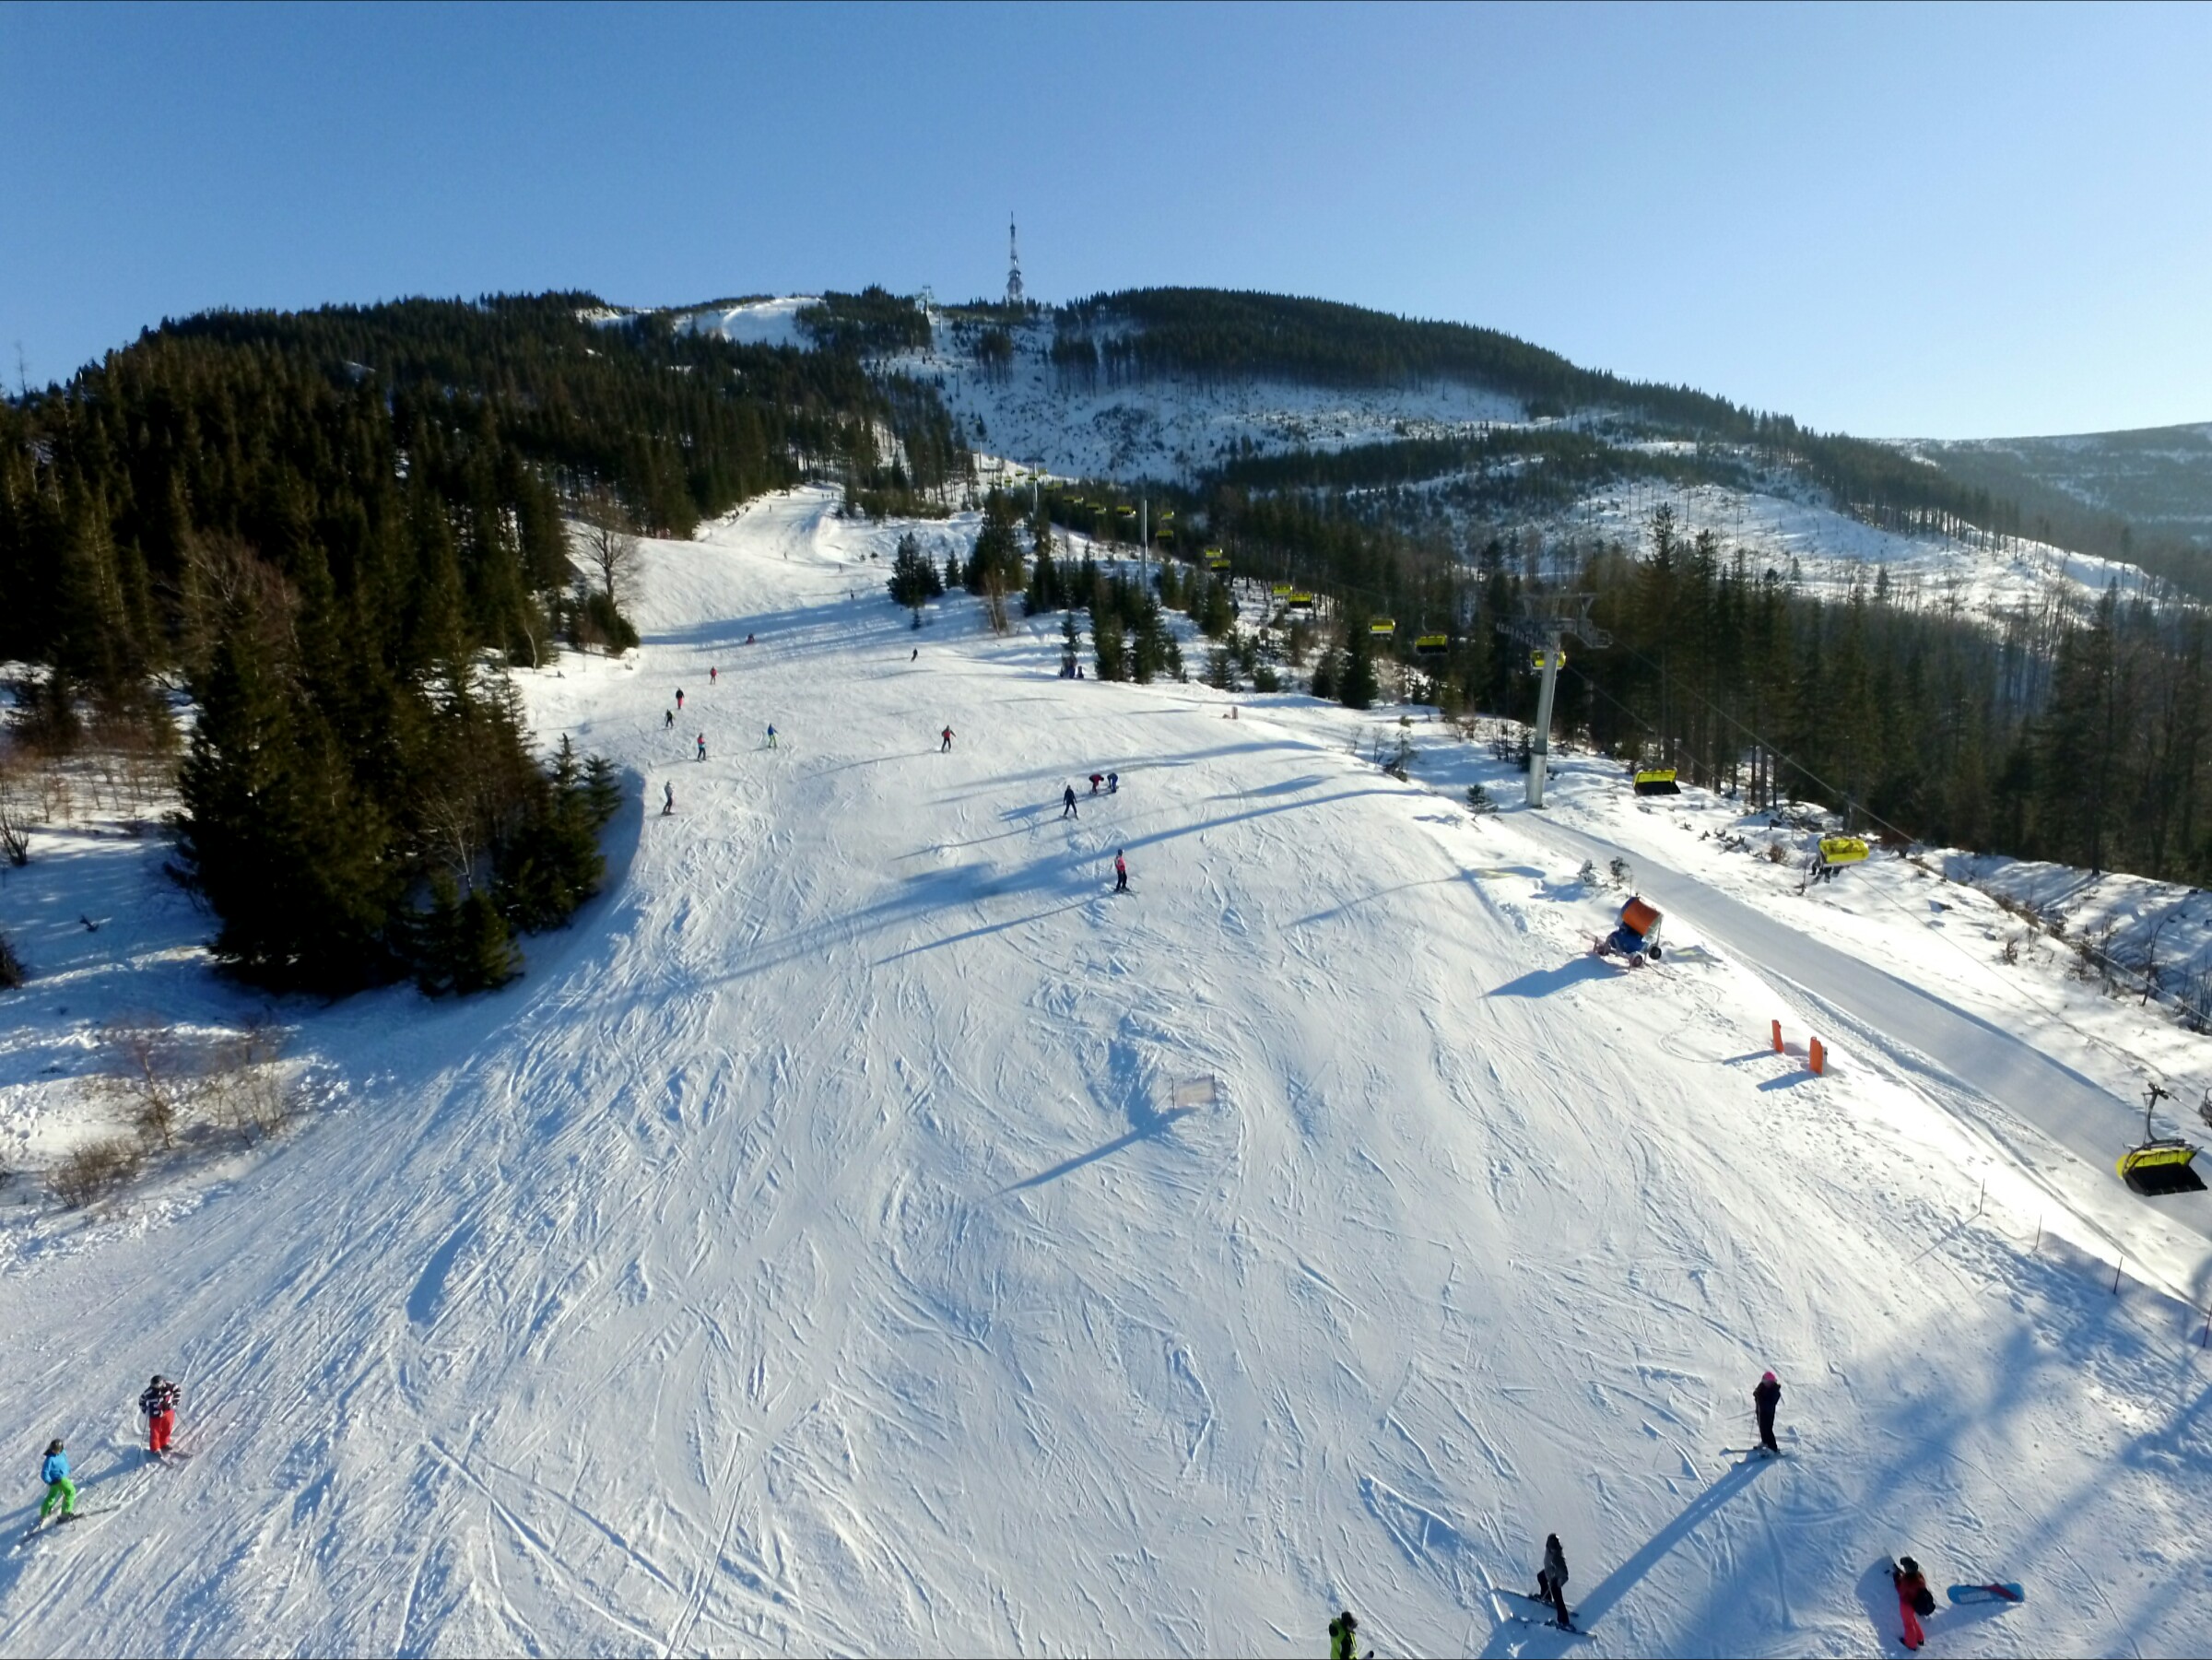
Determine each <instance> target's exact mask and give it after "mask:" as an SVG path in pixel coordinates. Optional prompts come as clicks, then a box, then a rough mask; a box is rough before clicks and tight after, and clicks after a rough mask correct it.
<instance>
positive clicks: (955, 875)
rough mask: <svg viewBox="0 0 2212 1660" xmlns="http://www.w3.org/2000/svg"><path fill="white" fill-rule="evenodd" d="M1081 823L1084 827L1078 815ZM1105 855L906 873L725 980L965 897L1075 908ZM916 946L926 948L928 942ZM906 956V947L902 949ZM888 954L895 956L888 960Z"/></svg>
mask: <svg viewBox="0 0 2212 1660" xmlns="http://www.w3.org/2000/svg"><path fill="white" fill-rule="evenodd" d="M1396 793H1397V792H1395V791H1393V790H1345V791H1342V792H1340V793H1339V794H1337V795H1324V796H1321V797H1319V798H1317V799H1313V800H1308V801H1288V802H1284V803H1282V804H1281V805H1280V806H1264V807H1253V809H1252V810H1251V811H1250V812H1245V813H1226V814H1224V815H1222V816H1221V817H1220V818H1207V819H1204V820H1202V821H1200V822H1198V823H1196V824H1185V825H1181V826H1179V827H1177V828H1175V829H1173V830H1156V831H1154V832H1152V833H1151V834H1148V835H1143V836H1129V837H1126V838H1123V837H1116V838H1113V841H1114V844H1115V845H1117V846H1120V847H1123V848H1128V849H1136V848H1145V847H1152V846H1156V845H1158V844H1159V843H1161V842H1171V841H1174V840H1175V839H1176V838H1177V837H1179V836H1189V835H1197V834H1203V833H1204V832H1206V831H1207V830H1219V829H1221V828H1222V827H1224V826H1226V825H1231V824H1238V823H1241V822H1243V821H1244V820H1246V819H1250V818H1270V817H1272V816H1274V815H1275V814H1277V813H1289V812H1298V811H1302V810H1304V809H1306V808H1310V807H1316V806H1327V805H1328V804H1329V803H1331V802H1334V801H1346V800H1349V799H1351V798H1352V797H1354V796H1357V795H1395V794H1396ZM1077 829H1078V830H1080V829H1081V825H1080V821H1078V823H1077ZM1104 857H1105V853H1104V851H1103V846H1102V844H1101V846H1100V848H1099V849H1094V850H1091V851H1087V852H1076V853H1057V854H1052V855H1049V856H1047V857H1042V858H1038V859H1033V860H1031V861H1030V863H1029V864H1028V865H1022V866H1019V867H1018V868H1016V869H1014V870H1012V871H1009V872H1007V873H1006V874H1005V875H1003V876H999V875H995V874H994V875H993V876H992V877H990V879H989V880H988V883H987V884H986V885H983V886H981V887H978V886H976V885H975V883H976V876H977V873H976V871H975V870H974V869H973V868H971V867H962V868H961V869H959V870H953V871H927V872H917V873H916V874H915V875H913V876H910V877H906V878H905V883H906V888H905V890H904V891H902V892H899V893H894V894H891V895H890V896H888V898H885V899H881V900H878V901H876V903H874V904H872V905H865V906H863V907H862V908H861V909H859V910H857V911H853V912H848V913H847V914H846V915H844V916H841V917H838V918H835V919H833V920H831V921H830V922H826V923H823V924H819V925H818V926H815V927H812V928H806V929H801V930H799V931H797V932H794V933H791V934H785V935H782V936H780V937H778V938H775V939H772V940H769V941H767V942H765V943H764V944H762V945H761V946H760V947H759V955H757V956H755V957H753V958H752V959H750V960H747V961H746V962H744V963H741V964H739V965H738V966H737V967H735V968H733V969H731V970H730V971H729V972H728V973H726V974H724V976H723V981H722V983H725V984H726V983H730V982H732V981H736V980H744V979H748V978H750V977H751V976H753V975H755V974H761V973H766V972H767V971H769V970H771V969H777V968H781V967H782V966H783V965H784V964H785V963H787V962H794V961H796V960H798V959H799V958H801V957H805V956H811V955H813V954H815V953H816V952H818V951H820V950H822V949H823V948H826V947H828V946H831V945H850V944H853V943H855V942H857V941H859V940H862V939H865V938H866V937H867V936H869V935H872V934H877V933H880V932H882V931H883V930H884V929H885V928H888V927H889V926H891V925H892V924H894V923H897V922H900V921H901V920H903V919H905V918H909V917H913V916H918V915H920V914H922V913H923V912H929V911H941V910H943V909H944V908H945V907H946V906H947V905H948V904H950V903H953V902H956V901H959V900H961V899H976V900H982V899H1001V898H1006V897H1009V896H1014V895H1019V894H1026V893H1037V892H1051V891H1057V892H1059V893H1061V894H1064V895H1067V896H1070V899H1071V904H1070V905H1063V906H1058V907H1055V908H1054V909H1055V910H1067V909H1071V908H1072V907H1073V904H1074V903H1080V902H1081V901H1084V900H1088V898H1090V897H1092V896H1093V895H1094V894H1095V893H1096V892H1097V890H1098V889H1097V887H1095V886H1094V885H1092V884H1091V882H1090V881H1089V880H1088V878H1084V877H1078V876H1077V875H1076V873H1075V867H1076V866H1078V865H1090V864H1094V863H1096V862H1097V861H1098V860H1100V859H1102V858H1104ZM946 889H959V891H955V892H950V893H948V892H947V891H946ZM1041 914H1042V915H1048V916H1049V915H1051V914H1053V912H1052V911H1046V912H1041ZM1023 920H1025V921H1035V920H1036V919H1035V918H1034V917H1031V918H1025V919H1023ZM1016 925H1018V924H989V925H985V926H982V927H979V928H976V929H973V930H970V931H969V933H968V934H967V935H963V936H956V937H971V936H974V935H978V934H992V933H997V932H999V931H1001V930H1002V929H1003V928H1005V927H1009V926H1016ZM934 943H936V944H951V943H953V941H952V940H950V939H947V940H941V941H936V942H934ZM913 949H926V947H916V948H913ZM904 954H905V953H901V955H904ZM886 960H889V959H886Z"/></svg>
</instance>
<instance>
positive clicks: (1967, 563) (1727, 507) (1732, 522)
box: [1548, 479, 2152, 616]
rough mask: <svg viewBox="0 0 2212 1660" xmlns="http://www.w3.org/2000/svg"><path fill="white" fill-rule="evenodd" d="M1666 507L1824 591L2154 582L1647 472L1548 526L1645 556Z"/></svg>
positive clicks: (2072, 588)
mask: <svg viewBox="0 0 2212 1660" xmlns="http://www.w3.org/2000/svg"><path fill="white" fill-rule="evenodd" d="M1801 493H1802V492H1801ZM1662 507H1668V508H1672V509H1673V510H1674V514H1675V524H1676V529H1677V534H1678V535H1680V536H1682V537H1683V538H1684V539H1685V540H1688V539H1689V538H1691V537H1693V536H1697V534H1698V533H1699V532H1700V531H1707V530H1710V531H1712V533H1713V535H1714V536H1716V537H1717V538H1719V541H1720V544H1721V547H1722V549H1723V557H1724V558H1732V557H1733V556H1734V555H1735V552H1736V551H1737V550H1739V549H1740V550H1741V551H1742V552H1743V553H1744V554H1745V555H1746V557H1747V559H1748V560H1749V561H1750V565H1751V569H1752V570H1753V571H1755V572H1761V571H1766V570H1769V569H1772V570H1774V571H1777V572H1779V573H1780V574H1781V575H1782V576H1783V578H1785V579H1788V580H1791V581H1792V582H1794V583H1796V584H1797V585H1798V586H1800V587H1802V588H1803V589H1805V590H1806V592H1809V593H1814V594H1818V595H1822V596H1823V597H1826V598H1839V597H1841V595H1844V594H1845V593H1847V592H1849V591H1850V590H1851V589H1852V588H1853V587H1857V588H1860V589H1863V590H1865V592H1867V593H1869V594H1871V593H1872V591H1873V588H1874V584H1875V583H1876V581H1877V575H1882V574H1886V575H1887V578H1888V592H1889V599H1890V603H1892V604H1894V605H1898V606H1912V607H1916V608H1919V609H1924V610H1931V611H1945V612H1964V613H1968V614H1979V615H1983V616H1989V615H2001V614H2002V613H2005V612H2007V611H2013V610H2018V609H2019V608H2020V607H2022V606H2030V607H2033V606H2039V605H2041V604H2042V603H2043V602H2045V601H2046V600H2048V599H2051V598H2053V597H2055V598H2058V599H2060V600H2062V601H2064V602H2065V604H2066V605H2068V606H2072V607H2077V608H2078V607H2082V606H2087V605H2088V604H2091V603H2093V602H2094V601H2095V600H2096V599H2097V597H2098V596H2099V595H2101V594H2103V592H2104V591H2105V589H2106V588H2108V587H2117V588H2118V589H2119V590H2120V592H2121V593H2122V594H2123V595H2133V594H2138V593H2143V592H2145V591H2147V590H2148V589H2149V588H2150V587H2151V586H2152V583H2151V580H2150V578H2149V577H2148V576H2147V574H2146V573H2145V572H2144V571H2142V570H2141V569H2140V568H2139V567H2137V566H2135V565H2124V564H2121V563H2119V562H2118V561H2116V560H2112V559H2098V558H2097V557H2095V556H2094V555H2092V554H2086V553H2070V552H2068V551H2067V550H2066V549H2065V548H2063V547H2053V546H2051V545H2050V544H2048V543H2044V542H2035V541H2029V540H2025V539H2022V538H2018V537H2014V538H2011V539H2010V540H2008V541H2007V543H2006V547H2005V550H2004V551H2003V552H1996V551H1993V550H1992V549H1990V548H1988V547H1980V546H1977V545H1975V544H1974V543H1972V542H1969V541H1964V540H1961V539H1959V537H1956V536H1942V535H1938V534H1935V533H1934V532H1930V533H1927V534H1916V535H1912V536H1906V535H1902V534H1900V533H1898V532H1895V531H1889V530H1884V529H1882V528H1881V527H1880V526H1878V525H1874V524H1865V523H1864V522H1863V521H1861V520H1858V519H1854V518H1853V517H1851V516H1850V515H1849V514H1848V513H1843V512H1837V511H1836V509H1835V508H1834V507H1832V506H1830V505H1828V504H1826V503H1825V502H1823V501H1820V500H1801V499H1799V496H1798V495H1793V494H1784V493H1771V492H1769V491H1765V490H1740V489H1726V488H1724V487H1723V486H1720V485H1716V484H1696V485H1679V484H1670V483H1666V482H1665V481H1661V480H1654V479H1641V480H1638V481H1635V482H1633V483H1621V484H1615V485H1611V486H1608V487H1606V489H1601V490H1597V491H1594V492H1593V493H1592V494H1590V495H1589V496H1586V497H1585V498H1583V500H1581V501H1579V502H1577V503H1576V504H1575V506H1574V507H1573V508H1572V509H1571V511H1569V512H1565V513H1561V514H1559V515H1557V516H1556V517H1554V518H1553V519H1551V520H1550V521H1548V526H1549V528H1550V529H1552V530H1553V531H1555V532H1557V533H1559V534H1562V535H1567V536H1576V537H1581V538H1585V539H1590V540H1602V541H1610V542H1618V543H1620V544H1621V545H1622V546H1624V547H1628V548H1630V550H1632V551H1633V552H1635V553H1637V554H1639V555H1644V554H1648V553H1650V551H1651V548H1652V538H1653V530H1652V521H1653V516H1654V515H1655V514H1656V513H1657V512H1658V510H1659V509H1660V508H1662Z"/></svg>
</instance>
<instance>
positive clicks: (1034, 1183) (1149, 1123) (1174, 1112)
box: [993, 1107, 1198, 1199]
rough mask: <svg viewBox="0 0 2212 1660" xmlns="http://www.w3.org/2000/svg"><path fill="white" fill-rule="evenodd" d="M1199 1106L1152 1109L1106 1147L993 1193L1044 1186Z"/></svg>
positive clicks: (1152, 1135) (1165, 1126)
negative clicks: (1133, 1126)
mask: <svg viewBox="0 0 2212 1660" xmlns="http://www.w3.org/2000/svg"><path fill="white" fill-rule="evenodd" d="M1197 1110H1198V1109H1197V1108H1196V1107H1170V1108H1169V1109H1168V1110H1167V1111H1166V1112H1165V1113H1150V1114H1148V1115H1147V1118H1146V1119H1145V1120H1144V1121H1143V1122H1141V1123H1139V1124H1137V1125H1136V1127H1135V1128H1134V1129H1131V1130H1127V1131H1124V1133H1123V1134H1121V1135H1119V1136H1115V1137H1114V1138H1113V1139H1112V1141H1109V1142H1107V1143H1106V1144H1105V1145H1104V1146H1103V1147H1094V1148H1091V1149H1090V1151H1088V1153H1077V1155H1076V1156H1075V1157H1074V1158H1073V1159H1063V1160H1061V1161H1060V1162H1059V1163H1057V1164H1055V1165H1053V1167H1052V1169H1050V1170H1041V1171H1038V1172H1037V1173H1036V1174H1035V1175H1033V1176H1024V1177H1023V1178H1022V1179H1021V1180H1020V1181H1018V1182H1009V1183H1006V1186H1004V1187H1002V1188H1000V1189H999V1190H998V1192H997V1193H996V1194H995V1195H993V1196H994V1197H995V1198H1001V1199H1003V1198H1005V1197H1006V1195H1008V1194H1010V1193H1019V1192H1020V1191H1021V1190H1022V1189H1023V1188H1025V1187H1042V1186H1043V1185H1044V1184H1045V1183H1047V1182H1057V1181H1058V1180H1059V1179H1060V1178H1061V1177H1062V1176H1065V1175H1066V1174H1068V1173H1069V1172H1070V1171H1078V1170H1081V1169H1082V1168H1083V1167H1084V1166H1085V1165H1086V1164H1094V1163H1096V1162H1097V1161H1098V1160H1100V1159H1105V1158H1110V1157H1112V1155H1113V1154H1115V1153H1118V1152H1120V1151H1121V1150H1122V1149H1123V1148H1125V1147H1134V1146H1135V1144H1136V1143H1137V1142H1140V1141H1148V1140H1152V1139H1154V1138H1156V1137H1158V1136H1163V1135H1165V1134H1166V1133H1167V1131H1168V1128H1169V1126H1170V1125H1171V1124H1173V1123H1174V1122H1175V1121H1176V1120H1177V1119H1178V1118H1188V1117H1189V1116H1190V1115H1191V1114H1192V1113H1195V1112H1196V1111H1197Z"/></svg>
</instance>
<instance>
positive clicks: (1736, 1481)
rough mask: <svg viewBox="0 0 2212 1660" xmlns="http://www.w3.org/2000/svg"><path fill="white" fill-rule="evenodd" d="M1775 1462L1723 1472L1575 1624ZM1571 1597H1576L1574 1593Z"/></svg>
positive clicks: (1608, 1582) (1587, 1600)
mask: <svg viewBox="0 0 2212 1660" xmlns="http://www.w3.org/2000/svg"><path fill="white" fill-rule="evenodd" d="M1772 1462H1773V1460H1772V1459H1769V1458H1747V1459H1745V1460H1744V1461H1743V1462H1742V1463H1740V1464H1735V1465H1731V1466H1729V1467H1728V1468H1727V1469H1726V1470H1724V1472H1722V1474H1721V1477H1720V1479H1719V1480H1717V1481H1715V1482H1714V1483H1713V1484H1712V1486H1711V1487H1709V1488H1707V1489H1705V1490H1704V1491H1703V1492H1701V1493H1700V1494H1698V1496H1697V1497H1696V1498H1694V1499H1692V1500H1691V1501H1689V1502H1688V1504H1687V1505H1685V1506H1684V1507H1683V1509H1682V1513H1681V1514H1679V1515H1677V1517H1676V1518H1675V1519H1674V1520H1673V1521H1671V1522H1669V1523H1668V1524H1667V1525H1665V1527H1662V1528H1661V1529H1660V1530H1659V1531H1658V1532H1657V1533H1655V1534H1653V1536H1651V1538H1650V1539H1648V1540H1647V1541H1646V1542H1645V1543H1644V1546H1643V1548H1641V1550H1639V1551H1637V1552H1636V1554H1635V1555H1634V1556H1632V1557H1630V1558H1629V1560H1627V1561H1625V1562H1623V1563H1621V1565H1620V1566H1619V1567H1618V1568H1616V1569H1614V1570H1613V1572H1610V1573H1608V1574H1606V1577H1605V1578H1604V1579H1603V1580H1601V1581H1599V1582H1598V1583H1597V1584H1596V1585H1594V1587H1592V1589H1591V1591H1590V1594H1589V1595H1587V1596H1585V1597H1583V1599H1582V1601H1581V1602H1580V1603H1579V1604H1577V1605H1576V1607H1575V1611H1574V1612H1575V1621H1576V1623H1577V1624H1579V1625H1581V1626H1583V1627H1585V1628H1587V1627H1589V1626H1593V1625H1594V1624H1596V1623H1597V1621H1598V1620H1599V1619H1602V1618H1604V1616H1605V1614H1606V1611H1607V1610H1608V1609H1610V1608H1611V1607H1613V1605H1614V1604H1615V1603H1617V1602H1618V1601H1619V1600H1620V1599H1621V1597H1622V1596H1624V1595H1627V1593H1628V1592H1629V1590H1630V1588H1631V1587H1632V1586H1634V1585H1635V1584H1636V1583H1637V1582H1638V1581H1639V1580H1641V1579H1642V1578H1643V1576H1644V1575H1645V1574H1647V1573H1649V1572H1651V1571H1652V1570H1653V1568H1656V1567H1657V1566H1658V1565H1659V1564H1660V1562H1661V1561H1662V1560H1665V1557H1666V1555H1667V1553H1668V1552H1669V1551H1671V1550H1673V1549H1674V1548H1675V1547H1676V1546H1677V1545H1679V1544H1680V1543H1682V1541H1683V1540H1684V1539H1687V1538H1688V1537H1689V1536H1690V1535H1691V1534H1693V1533H1695V1532H1696V1531H1697V1530H1698V1529H1699V1527H1700V1526H1701V1525H1703V1524H1704V1523H1705V1522H1706V1520H1707V1519H1708V1518H1710V1517H1712V1515H1714V1514H1716V1513H1718V1512H1719V1511H1720V1510H1721V1508H1722V1507H1723V1506H1724V1505H1725V1504H1726V1503H1727V1502H1728V1501H1730V1500H1731V1499H1733V1498H1735V1496H1736V1494H1738V1493H1740V1492H1742V1491H1743V1490H1744V1489H1746V1488H1747V1487H1749V1486H1750V1485H1751V1483H1752V1482H1753V1481H1755V1480H1756V1479H1758V1478H1759V1471H1761V1470H1763V1469H1765V1468H1766V1467H1767V1466H1768V1465H1770V1464H1771V1463H1772ZM1569 1600H1570V1601H1572V1600H1573V1599H1572V1597H1570V1598H1569ZM1891 1600H1892V1601H1893V1602H1894V1601H1895V1600H1896V1599H1895V1598H1894V1597H1892V1598H1891Z"/></svg>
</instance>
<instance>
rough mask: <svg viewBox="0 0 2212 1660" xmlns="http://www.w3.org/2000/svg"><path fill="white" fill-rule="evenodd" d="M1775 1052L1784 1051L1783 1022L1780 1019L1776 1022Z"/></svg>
mask: <svg viewBox="0 0 2212 1660" xmlns="http://www.w3.org/2000/svg"><path fill="white" fill-rule="evenodd" d="M1774 1053H1775V1054H1781V1053H1782V1022H1781V1021H1780V1020H1777V1021H1775V1022H1774Z"/></svg>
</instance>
